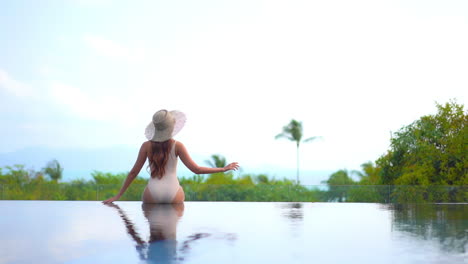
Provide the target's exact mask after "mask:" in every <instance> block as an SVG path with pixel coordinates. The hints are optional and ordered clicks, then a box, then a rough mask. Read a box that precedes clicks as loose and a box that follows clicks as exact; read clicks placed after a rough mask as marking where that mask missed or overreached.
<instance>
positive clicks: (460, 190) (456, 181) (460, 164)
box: [325, 101, 468, 203]
mask: <svg viewBox="0 0 468 264" xmlns="http://www.w3.org/2000/svg"><path fill="white" fill-rule="evenodd" d="M436 106H437V110H438V111H437V114H435V115H427V116H423V117H421V118H420V119H419V120H416V121H415V122H413V123H412V124H410V125H408V126H405V127H403V128H402V129H400V130H399V131H398V132H396V133H394V134H393V136H392V138H391V142H390V149H389V150H388V152H387V153H385V154H384V155H382V156H381V157H380V158H379V159H378V160H377V161H376V162H375V163H373V162H367V163H364V164H362V166H361V167H362V172H355V171H353V172H348V171H346V170H340V171H337V172H336V173H334V174H332V175H331V176H330V178H329V179H328V180H327V181H326V182H325V183H326V184H328V185H329V188H330V189H329V190H330V191H329V192H328V195H329V199H330V200H336V201H343V200H346V201H363V200H365V201H377V200H387V201H394V202H400V203H404V202H466V201H468V192H467V189H468V161H467V153H468V149H467V146H468V128H467V123H468V115H467V114H466V112H465V111H464V109H463V105H459V104H457V103H456V102H454V101H451V102H449V103H446V104H445V105H440V104H436ZM353 174H354V175H356V176H358V177H359V178H360V180H358V181H355V180H353V179H352V175H353ZM369 185H372V186H375V187H374V190H372V188H371V187H370V186H369ZM343 186H348V187H346V188H345V187H343ZM349 186H353V187H349ZM384 186H385V187H384ZM362 188H365V191H364V190H363V189H362Z"/></svg>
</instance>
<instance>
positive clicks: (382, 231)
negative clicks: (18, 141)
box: [0, 201, 468, 264]
mask: <svg viewBox="0 0 468 264" xmlns="http://www.w3.org/2000/svg"><path fill="white" fill-rule="evenodd" d="M0 210H1V212H2V216H1V217H0V233H1V236H0V263H392V264H394V263H466V258H467V250H468V248H467V244H468V232H467V230H468V205H467V204H414V205H384V204H355V203H243V202H186V203H185V204H184V205H179V206H172V205H153V206H142V204H141V202H117V203H116V205H115V206H105V205H102V204H100V203H99V202H78V201H76V202H69V201H62V202H60V201H0Z"/></svg>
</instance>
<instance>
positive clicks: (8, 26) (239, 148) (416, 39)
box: [0, 0, 468, 170]
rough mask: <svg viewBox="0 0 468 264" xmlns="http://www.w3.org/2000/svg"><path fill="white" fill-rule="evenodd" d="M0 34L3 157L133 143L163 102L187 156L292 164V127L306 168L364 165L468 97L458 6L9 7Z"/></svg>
mask: <svg viewBox="0 0 468 264" xmlns="http://www.w3.org/2000/svg"><path fill="white" fill-rule="evenodd" d="M0 38H1V40H0V121H1V126H2V129H0V152H10V151H15V150H18V149H21V148H24V147H36V146H46V147H54V148H55V147H80V148H81V147H85V148H97V147H104V146H113V145H125V146H136V147H138V146H140V144H141V143H142V142H143V141H144V140H145V138H144V129H145V127H146V125H147V124H148V122H149V121H150V120H151V117H152V115H153V113H154V112H155V111H157V110H159V109H161V108H166V109H169V110H173V109H178V110H181V111H183V112H185V113H186V114H187V117H188V121H187V124H186V126H185V128H184V129H183V130H182V131H181V132H180V134H179V135H178V136H177V137H176V139H177V140H180V141H182V142H183V143H184V144H185V145H186V146H187V148H188V150H189V152H191V153H192V154H201V155H206V156H209V155H211V154H215V153H219V154H222V155H224V156H226V157H227V159H228V161H239V162H240V163H241V165H243V166H246V167H263V168H269V167H274V166H277V167H284V168H294V167H295V164H296V163H295V145H294V144H293V143H291V142H288V141H286V140H275V139H274V137H275V135H277V134H278V133H280V132H281V129H282V127H283V126H284V125H286V124H287V123H288V122H289V121H290V120H291V119H292V118H295V119H297V120H300V121H302V122H303V125H304V136H305V137H309V136H322V139H321V140H319V141H316V142H312V143H307V144H304V145H302V146H301V163H302V165H301V167H302V168H303V169H307V170H335V169H341V168H348V169H358V168H359V166H360V164H362V163H364V162H366V161H369V160H372V161H374V160H376V159H377V158H378V157H379V156H380V155H382V154H383V153H384V152H385V151H386V150H387V149H388V146H389V139H390V132H391V131H393V132H395V131H397V130H398V129H399V128H401V127H402V126H403V125H407V124H410V123H411V122H413V121H414V120H416V119H418V118H419V117H421V116H422V115H427V114H434V113H435V112H436V107H435V102H439V103H445V102H447V101H448V100H449V99H451V98H455V99H457V101H458V103H462V104H465V103H466V99H467V97H466V94H467V93H466V90H467V89H466V88H467V87H468V48H467V47H468V1H464V0H460V1H451V0H444V1H428V0H421V1H413V0H404V1H396V0H393V1H379V0H367V1H363V0H355V1H348V0H327V1H318V0H307V1H295V0H287V1H274V0H265V1H255V0H246V1H241V0H235V1H222V0H213V1H149V0H148V1H105V0H100V1H98V0H54V1H52V0H49V1H45V0H44V1H35V0H28V1H24V0H10V1H8V0H6V1H1V2H0ZM135 155H136V153H135ZM25 162H26V163H27V161H25ZM198 162H201V161H198Z"/></svg>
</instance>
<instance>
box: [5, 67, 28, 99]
mask: <svg viewBox="0 0 468 264" xmlns="http://www.w3.org/2000/svg"><path fill="white" fill-rule="evenodd" d="M0 88H3V89H4V90H6V91H7V92H8V93H9V94H12V95H15V96H18V97H31V96H34V95H35V93H34V90H33V89H32V88H31V87H30V86H29V85H27V84H25V83H23V82H20V81H17V80H15V79H13V78H12V77H11V76H10V75H9V74H8V73H7V72H6V71H5V70H3V69H0Z"/></svg>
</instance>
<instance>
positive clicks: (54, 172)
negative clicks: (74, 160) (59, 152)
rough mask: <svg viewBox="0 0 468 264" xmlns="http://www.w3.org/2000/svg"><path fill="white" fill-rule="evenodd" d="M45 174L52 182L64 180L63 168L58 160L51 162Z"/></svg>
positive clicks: (45, 169)
mask: <svg viewBox="0 0 468 264" xmlns="http://www.w3.org/2000/svg"><path fill="white" fill-rule="evenodd" d="M43 171H44V174H47V175H48V176H49V177H50V179H51V180H53V181H56V182H57V181H59V180H60V179H61V178H62V174H63V168H62V166H61V165H60V163H59V162H58V161H57V160H55V159H54V160H51V161H49V162H48V163H47V166H46V167H45V168H44V169H43Z"/></svg>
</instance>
